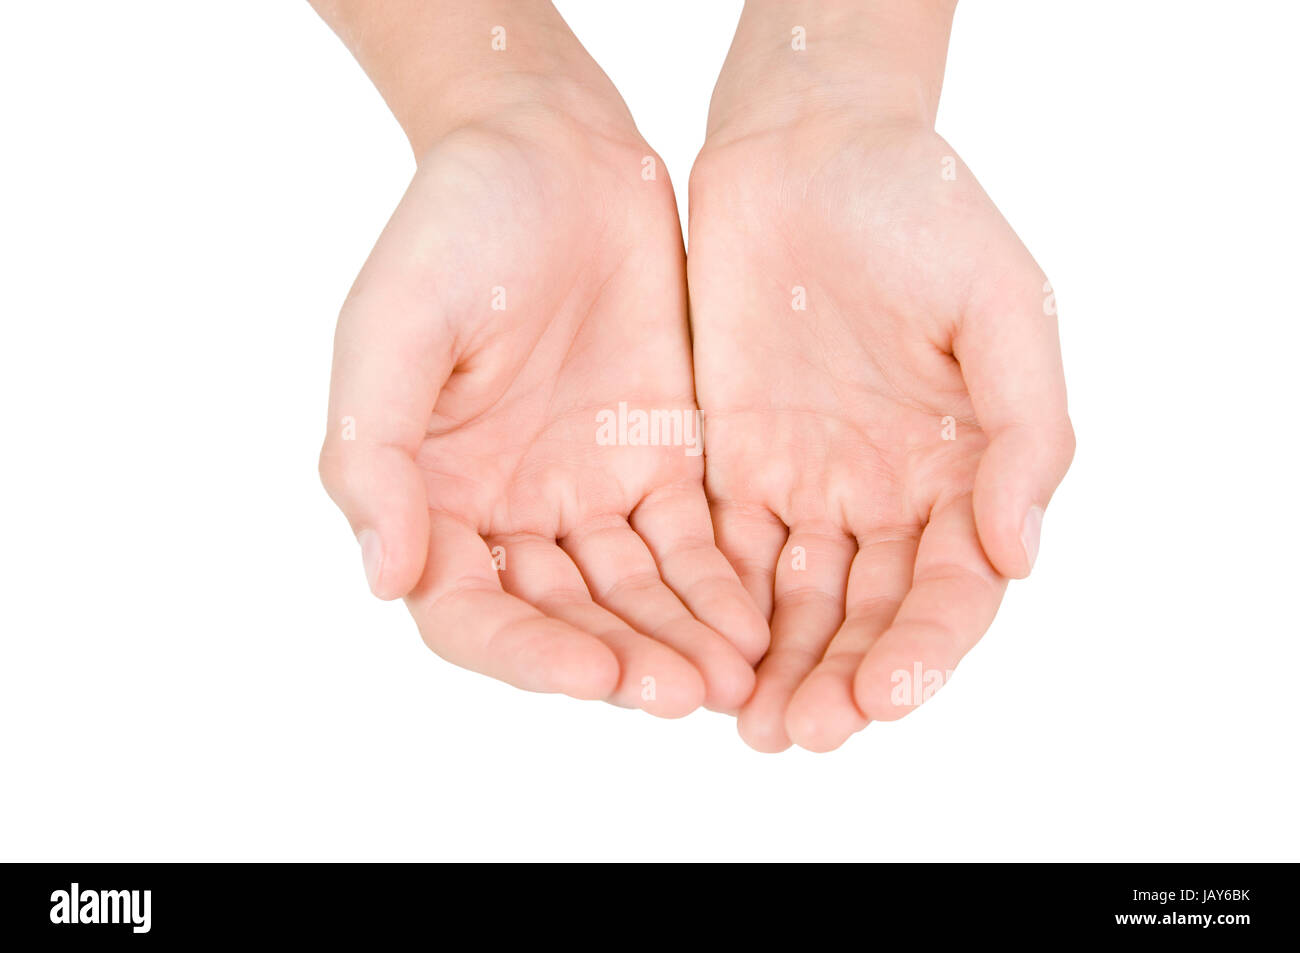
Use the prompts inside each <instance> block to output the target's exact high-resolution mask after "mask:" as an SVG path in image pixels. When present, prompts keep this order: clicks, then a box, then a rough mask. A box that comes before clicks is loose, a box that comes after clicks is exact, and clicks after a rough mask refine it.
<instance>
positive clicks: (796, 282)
mask: <svg viewBox="0 0 1300 953" xmlns="http://www.w3.org/2000/svg"><path fill="white" fill-rule="evenodd" d="M689 247H690V258H689V278H690V296H691V312H692V325H693V330H694V349H695V369H696V388H697V395H698V399H699V402H700V407H701V409H702V411H703V413H704V417H705V435H706V438H707V442H708V448H709V453H708V467H707V474H706V484H707V489H708V493H709V499H710V502H711V505H712V510H713V518H714V524H715V527H716V530H717V535H718V541H719V544H720V546H721V548H722V549H723V551H724V552H725V553H726V554H727V556H728V557H729V559H730V560H731V562H732V563H733V565H735V566H736V567H737V569H738V571H739V572H740V575H741V577H742V579H743V581H744V583H745V585H746V587H747V588H748V589H749V591H750V592H751V594H752V595H753V596H754V598H755V600H756V601H758V603H759V604H760V607H761V608H762V610H763V611H764V612H766V613H768V614H769V616H770V619H771V633H772V644H771V648H770V650H769V651H768V652H767V654H766V656H765V657H764V659H763V660H762V663H761V665H760V667H759V669H758V683H757V686H756V688H755V692H754V695H753V697H752V698H751V700H750V701H749V702H748V703H747V704H746V706H745V707H744V710H743V711H742V713H741V716H740V731H741V734H742V736H743V737H744V738H745V740H746V741H747V742H748V743H749V744H751V745H752V746H754V747H756V748H758V749H760V750H767V751H778V750H782V749H784V748H786V747H788V746H789V745H790V743H791V742H792V741H793V742H795V743H797V744H799V745H801V746H803V747H806V748H809V749H812V750H817V751H825V750H830V749H832V748H835V747H837V746H838V745H840V744H842V743H843V742H844V741H845V740H846V739H847V738H848V737H849V736H850V735H851V734H852V733H854V732H855V731H858V730H860V729H861V728H863V727H864V726H865V725H866V724H867V723H868V722H869V721H871V720H888V719H893V718H897V717H899V716H901V715H902V714H904V713H906V712H908V711H910V710H912V709H913V708H915V707H916V705H917V704H919V703H920V702H921V701H923V700H924V699H925V698H927V697H929V695H930V694H932V693H933V691H934V690H935V688H937V687H938V686H939V685H941V684H942V683H943V681H944V680H945V679H946V678H947V676H948V674H949V673H950V672H951V670H952V669H953V668H954V666H955V665H956V664H957V662H958V660H959V659H960V658H961V657H962V656H963V655H964V654H965V653H966V652H967V651H968V650H969V649H970V648H971V647H972V646H973V645H974V644H975V642H976V641H977V640H978V639H979V638H980V636H981V635H982V634H983V633H984V631H985V630H986V629H987V627H988V626H989V624H990V622H991V621H992V619H993V616H994V614H995V612H996V611H997V608H998V605H999V603H1000V601H1001V599H1002V595H1003V592H1004V589H1005V586H1006V578H1007V577H1015V578H1019V577H1023V576H1025V575H1027V574H1028V572H1029V571H1030V567H1031V566H1032V564H1033V561H1034V558H1035V555H1036V552H1037V548H1038V536H1039V526H1040V524H1041V519H1042V514H1043V510H1044V508H1045V507H1046V506H1047V503H1048V500H1049V499H1050V498H1051V495H1052V492H1053V490H1054V489H1055V487H1056V485H1057V484H1058V483H1059V481H1060V480H1061V478H1062V476H1063V475H1064V473H1065V470H1066V468H1067V467H1068V466H1069V463H1070V460H1071V457H1072V455H1073V450H1074V437H1073V432H1072V430H1071V426H1070V422H1069V418H1068V415H1067V412H1066V398H1065V385H1064V379H1063V374H1062V368H1061V359H1060V352H1059V344H1058V338H1057V329H1056V321H1055V317H1054V313H1055V303H1054V299H1053V298H1052V297H1051V289H1050V287H1049V286H1048V285H1047V283H1046V278H1045V277H1044V275H1043V274H1042V272H1041V271H1040V270H1039V268H1038V267H1037V265H1036V264H1035V263H1034V261H1033V259H1032V258H1031V257H1030V255H1029V254H1028V252H1027V251H1026V250H1025V248H1024V247H1023V246H1022V245H1021V243H1020V241H1019V240H1018V239H1017V237H1016V235H1015V234H1014V233H1013V232H1012V230H1011V228H1010V227H1009V226H1008V225H1007V224H1006V222H1005V221H1004V220H1003V219H1002V217H1001V216H1000V215H999V214H998V212H997V210H996V208H995V207H994V206H993V204H992V203H991V202H990V201H989V199H988V197H987V196H986V195H985V194H984V192H983V191H982V190H981V189H980V187H979V185H978V184H977V183H976V181H975V179H974V178H973V177H972V175H971V173H970V171H969V170H968V169H967V168H966V167H965V166H964V165H963V164H962V163H961V162H960V160H958V159H957V158H956V154H955V153H954V152H953V150H952V149H951V148H950V147H949V146H948V144H947V143H946V142H944V141H943V140H942V139H941V138H940V137H938V136H937V135H935V134H934V133H933V132H932V131H930V130H928V129H925V128H922V127H919V126H915V125H912V124H909V123H906V122H899V123H895V124H882V125H880V126H878V127H874V128H873V127H871V126H869V125H868V124H867V123H866V122H864V121H863V120H861V119H859V118H857V117H855V116H853V115H852V114H849V113H847V112H845V113H843V114H841V113H836V112H833V111H823V112H822V113H820V114H819V115H817V117H816V118H815V119H808V120H802V121H799V122H795V123H793V124H790V125H788V126H785V127H782V128H779V129H776V130H770V131H752V130H751V131H748V132H746V134H744V135H741V136H737V137H735V138H731V139H728V138H727V136H726V135H725V134H723V133H719V134H717V135H715V136H711V140H710V143H709V144H708V145H706V147H705V149H704V151H703V152H702V154H701V156H700V159H699V160H698V161H697V163H696V167H695V169H694V171H693V173H692V182H691V220H690V243H689Z"/></svg>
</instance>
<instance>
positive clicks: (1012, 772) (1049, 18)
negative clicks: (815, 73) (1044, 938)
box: [0, 0, 1300, 860]
mask: <svg viewBox="0 0 1300 953" xmlns="http://www.w3.org/2000/svg"><path fill="white" fill-rule="evenodd" d="M560 6H561V9H562V11H563V12H564V13H565V15H566V16H567V17H568V18H569V20H570V23H571V25H572V26H573V28H574V30H575V32H576V33H577V34H578V35H579V37H580V38H581V39H582V40H583V41H584V42H585V43H586V44H587V45H588V48H589V49H590V50H591V52H592V53H593V55H595V56H596V58H597V59H598V60H599V61H600V63H601V64H602V65H603V66H604V67H605V69H606V70H607V71H608V72H609V73H610V75H611V77H612V78H613V80H614V81H615V83H616V84H617V85H618V87H619V88H620V89H621V90H622V92H623V94H624V96H625V97H626V99H627V100H628V103H629V105H630V106H631V108H632V111H633V113H634V114H635V115H636V117H637V119H638V122H639V124H640V126H641V129H642V131H643V132H644V133H645V135H646V137H647V138H648V139H649V141H650V142H651V143H652V144H653V145H654V146H655V147H656V148H657V149H658V150H659V151H660V152H661V153H662V154H663V155H664V157H665V160H666V161H667V163H668V165H669V169H670V172H671V174H672V176H673V179H674V181H675V182H676V183H677V185H678V186H679V188H680V190H681V191H682V192H684V186H685V182H686V177H687V174H688V171H689V168H690V163H691V160H692V158H693V156H694V153H695V151H696V149H697V148H698V147H699V145H700V143H701V141H702V138H703V132H704V120H705V115H706V109H707V103H708V97H709V93H710V90H711V87H712V82H713V80H714V78H715V77H716V74H717V70H718V67H719V65H720V64H721V61H722V58H723V55H724V53H725V51H726V48H727V44H728V42H729V40H730V35H731V31H732V27H733V26H734V23H735V19H736V17H737V15H738V11H739V3H738V2H736V0H708V2H702V0H657V2H655V3H651V4H646V3H633V2H623V0H584V2H578V0H570V2H562V3H561V4H560ZM4 19H5V23H4V27H3V31H2V32H0V96H3V110H0V319H2V320H3V336H2V338H0V421H2V424H0V457H2V459H3V466H2V467H0V488H2V490H3V492H2V493H0V505H3V507H4V513H3V523H2V524H0V539H3V545H2V548H0V587H2V600H0V633H2V642H0V857H2V858H4V859H49V860H74V859H75V860H90V859H99V860H110V859H118V860H123V859H157V860H166V859H258V858H265V859H289V858H329V859H362V858H370V859H397V858H412V859H415V858H878V859H891V858H897V859H930V858H937V859H963V858H968V859H975V858H981V859H997V858H1007V859H1162V860H1165V859H1268V858H1273V859H1290V860H1297V859H1300V833H1298V831H1297V821H1296V804H1297V801H1298V800H1300V798H1298V795H1300V791H1297V786H1298V785H1297V777H1298V774H1300V769H1298V768H1297V714H1296V703H1295V701H1294V698H1295V693H1296V688H1295V685H1294V681H1293V679H1294V677H1295V674H1296V671H1297V661H1300V625H1298V624H1297V621H1296V619H1297V600H1296V591H1297V586H1296V570H1297V565H1296V564H1297V559H1296V532H1297V522H1298V521H1297V504H1296V489H1297V472H1296V465H1295V464H1296V445H1297V439H1298V436H1297V425H1296V411H1297V400H1296V392H1297V378H1298V375H1297V373H1296V356H1297V349H1298V345H1300V333H1298V332H1297V319H1298V318H1300V314H1298V313H1297V304H1296V288H1295V283H1296V277H1297V262H1298V261H1300V239H1298V238H1297V217H1298V213H1300V185H1298V183H1300V142H1298V141H1297V136H1296V132H1295V125H1296V104H1295V99H1296V94H1297V92H1298V91H1300V67H1298V66H1297V65H1296V64H1297V58H1296V56H1295V49H1294V44H1295V37H1296V36H1297V35H1298V34H1300V10H1298V9H1297V5H1295V4H1288V3H1273V2H1254V3H1240V4H1226V3H1187V2H1177V3H1176V2H1172V0H1170V2H1147V3H1134V2H1120V0H1114V2H1089V3H1082V2H1077V3H1063V2H1061V3H1044V2H1041V0H1019V2H1009V0H999V2H994V0H967V2H964V3H963V4H962V5H961V8H960V9H959V11H958V15H957V23H956V27H955V29H954V34H953V43H952V51H951V56H950V59H949V69H948V79H947V84H946V88H945V92H944V99H943V107H942V110H941V112H940V117H939V130H940V132H942V133H943V134H944V135H945V136H946V137H947V138H948V139H949V141H950V142H952V143H953V145H954V146H955V147H956V148H957V149H958V150H959V151H960V152H961V153H962V155H963V157H964V158H965V159H966V161H967V162H968V163H969V165H970V166H971V167H972V168H973V169H974V170H975V172H976V174H978V175H979V176H980V177H981V180H982V182H983V184H984V186H985V188H986V189H987V190H988V192H989V193H990V194H991V195H992V196H993V197H994V199H995V200H996V201H997V202H998V204H999V205H1000V207H1001V208H1002V210H1003V211H1004V212H1005V214H1006V215H1007V217H1008V218H1009V219H1010V220H1011V222H1012V223H1013V224H1014V225H1015V226H1016V227H1017V229H1018V230H1019V232H1020V234H1021V236H1022V237H1023V238H1024V239H1025V242H1026V244H1028V245H1029V247H1030V248H1031V249H1032V250H1033V252H1034V253H1035V256H1036V257H1037V258H1038V260H1039V262H1040V263H1041V264H1042V265H1043V267H1044V268H1045V269H1046V271H1047V272H1048V274H1049V275H1050V276H1051V278H1052V281H1053V284H1054V286H1055V288H1056V292H1057V299H1058V303H1059V307H1060V316H1061V322H1062V337H1063V343H1064V347H1065V354H1066V368H1067V374H1068V378H1069V384H1070V394H1071V409H1072V412H1073V417H1074V421H1075V426H1076V429H1077V431H1078V435H1079V453H1078V456H1077V459H1076V462H1075V465H1074V468H1073V470H1072V472H1071V473H1070V475H1069V477H1068V478H1067V479H1066V482H1065V484H1064V485H1063V487H1062V489H1061V491H1060V492H1059V493H1058V495H1057V498H1056V501H1055V503H1054V504H1053V506H1052V508H1051V510H1050V512H1049V513H1048V517H1047V521H1046V524H1045V529H1044V537H1043V551H1042V555H1041V558H1040V561H1039V564H1038V568H1037V570H1036V572H1035V573H1034V577H1033V579H1032V580H1030V581H1028V582H1025V583H1015V584H1013V585H1012V587H1011V590H1010V593H1009V595H1008V598H1007V600H1006V602H1005V604H1004V607H1003V609H1002V612H1001V614H1000V615H999V617H998V620H997V622H996V623H995V624H994V627H993V629H992V631H991V632H990V633H989V635H988V636H987V637H986V638H985V640H984V641H983V643H981V645H980V646H979V647H978V648H977V649H976V650H975V651H974V652H973V653H972V654H971V655H970V656H969V657H968V659H967V660H966V662H965V663H964V664H963V665H962V667H961V669H960V671H959V672H958V675H957V676H956V678H955V679H954V680H953V682H952V683H951V684H950V685H949V686H948V687H947V688H946V689H945V690H944V691H943V692H942V693H941V694H940V695H938V696H937V697H936V698H935V699H934V700H933V701H932V702H930V703H929V704H928V705H926V706H925V707H924V708H922V709H921V710H920V711H918V712H917V713H916V714H914V715H912V716H910V717H908V718H906V719H905V720H903V721H902V722H899V723H895V724H888V725H873V726H871V727H869V728H868V729H867V730H866V731H865V732H864V733H863V734H861V735H859V736H857V737H856V738H854V739H852V740H851V741H850V742H849V743H848V744H847V745H846V746H845V747H844V748H843V749H841V750H840V751H839V752H837V753H835V754H831V755H824V756H815V755H810V754H807V753H805V752H801V751H798V750H794V751H791V752H788V753H786V754H784V755H780V756H766V755H759V754H756V753H754V752H752V751H750V750H749V749H748V748H746V747H745V746H744V745H743V744H742V743H741V742H740V740H739V738H738V737H737V736H736V733H735V727H734V721H732V720H731V719H728V718H725V717H723V716H720V715H713V714H709V713H699V714H696V715H693V716H691V717H689V718H687V719H685V720H682V721H678V722H663V721H658V720H655V719H652V718H650V717H648V716H646V715H643V714H640V713H636V712H628V711H622V710H617V709H614V708H610V707H607V706H603V705H599V704H595V703H581V702H577V701H572V700H568V699H565V698H559V697H550V696H540V695H529V694H525V693H522V692H519V691H517V690H514V689H511V688H508V687H506V686H504V685H501V684H498V683H495V682H492V681H489V680H488V679H486V678H483V677H481V676H477V675H473V674H470V673H468V672H465V671H461V670H458V669H455V668H453V667H451V666H450V665H448V664H446V663H444V662H442V661H440V660H439V659H438V658H436V657H435V656H434V655H432V654H431V653H430V652H428V650H427V649H425V648H424V646H423V644H422V643H421V642H420V640H419V638H418V636H417V634H416V631H415V627H414V624H413V623H412V622H411V621H410V619H409V617H408V615H407V613H406V611H405V609H404V608H403V606H402V605H401V604H400V603H396V604H383V603H379V602H377V601H375V600H374V599H372V598H371V597H370V596H369V595H368V593H367V591H366V586H365V582H364V576H363V573H362V570H361V562H360V558H359V555H358V553H357V551H356V546H355V543H354V541H353V540H352V538H351V535H350V534H349V532H348V529H347V526H346V523H345V522H344V520H343V518H342V516H341V515H340V514H339V513H338V512H337V511H336V510H335V509H334V507H333V505H332V504H331V503H330V502H329V500H328V499H327V498H326V496H325V494H324V492H323V491H322V490H321V488H320V486H319V484H318V482H317V477H316V470H315V461H316V453H317V450H318V447H319V443H320V438H321V436H322V433H323V427H324V424H325V397H326V390H327V383H328V368H329V353H330V343H331V331H332V325H333V320H334V316H335V314H336V313H337V308H338V306H339V304H340V303H341V301H342V299H343V296H344V294H345V292H346V290H347V288H348V286H349V284H350V283H351V280H352V278H353V276H354V274H355V272H356V271H357V269H358V267H359V266H360V264H361V262H362V260H363V258H364V256H365V254H366V252H367V251H368V250H369V247H370V245H371V243H372V241H373V240H374V238H375V237H376V235H377V234H378V232H379V230H380V228H381V227H382V225H383V223H384V221H385V220H386V218H387V216H388V213H389V212H390V211H391V209H392V207H393V206H394V204H395V203H396V202H397V200H398V198H399V196H400V195H401V193H402V190H403V188H404V186H405V183H406V180H407V179H408V178H409V176H410V174H411V172H412V170H413V168H414V165H413V161H412V159H411V157H410V155H409V153H408V151H407V147H406V144H405V140H404V139H403V137H402V135H401V133H400V131H399V129H398V128H397V126H396V124H395V123H394V122H393V121H392V119H391V118H390V117H389V116H388V114H387V112H386V110H385V108H384V106H383V103H382V101H381V100H380V99H379V97H378V95H377V94H376V93H375V92H374V90H373V89H372V88H371V87H370V85H369V83H368V82H367V80H366V79H365V77H364V76H363V75H362V73H361V72H360V70H359V69H358V68H357V67H356V65H355V64H354V63H353V61H352V60H351V58H350V57H349V56H348V54H347V53H346V51H345V50H344V48H343V47H342V46H341V44H339V43H338V41H337V40H336V39H335V38H334V37H333V35H332V34H331V33H330V32H329V31H328V29H327V28H326V27H325V26H324V25H323V24H322V23H321V22H319V21H318V20H317V19H316V18H315V16H314V15H313V14H312V12H311V11H310V9H309V8H308V7H307V5H306V4H305V3H301V2H281V3H269V2H257V3H251V2H243V3H223V4H201V3H175V2H166V3H163V2H152V3H143V2H137V3H132V4H103V3H89V2H85V3H48V4H21V5H15V6H14V7H13V8H12V9H7V10H6V13H5V18H4ZM684 200H685V196H684V195H682V201H683V211H684Z"/></svg>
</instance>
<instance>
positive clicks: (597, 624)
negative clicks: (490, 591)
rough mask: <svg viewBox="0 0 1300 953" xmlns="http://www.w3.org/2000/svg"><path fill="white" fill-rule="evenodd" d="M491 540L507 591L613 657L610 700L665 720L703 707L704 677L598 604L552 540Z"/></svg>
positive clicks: (526, 537)
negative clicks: (615, 675) (501, 557)
mask: <svg viewBox="0 0 1300 953" xmlns="http://www.w3.org/2000/svg"><path fill="white" fill-rule="evenodd" d="M492 542H493V544H494V545H500V546H501V547H502V550H503V551H504V554H505V564H506V567H507V568H506V570H505V571H504V572H503V573H502V575H501V582H502V585H504V586H505V588H506V591H508V592H511V593H513V594H514V595H517V596H519V598H521V599H523V600H525V601H526V602H529V603H531V604H532V605H534V606H536V607H537V608H538V609H540V610H541V611H542V612H544V613H546V615H548V616H551V617H553V618H556V619H560V620H562V621H564V622H567V623H568V624H570V625H572V626H574V627H576V628H579V629H582V630H583V631H585V632H589V633H591V634H592V635H593V636H594V637H596V638H598V639H599V640H600V641H601V642H602V643H604V644H605V645H606V646H608V648H609V650H610V651H612V652H613V653H614V656H615V657H616V658H617V659H618V666H619V671H620V673H621V676H620V677H619V679H618V683H617V686H616V687H615V688H614V689H613V691H612V692H611V693H610V695H609V697H608V700H609V701H611V702H612V703H614V704H616V705H621V706H623V707H625V708H642V709H644V710H645V711H648V712H650V714H652V715H659V716H661V717H663V718H680V717H681V716H683V715H687V714H690V713H691V712H692V711H694V710H695V709H696V708H698V707H700V705H701V704H703V702H704V698H705V686H704V679H703V678H702V677H701V675H700V673H699V672H698V671H696V668H695V666H693V665H692V664H691V663H690V662H688V661H687V660H686V659H684V658H683V657H682V656H681V655H679V654H678V653H677V652H675V651H673V650H672V649H671V648H669V647H668V646H667V645H664V644H662V643H661V642H658V641H656V640H655V639H652V638H650V637H648V636H646V635H644V634H642V633H640V632H637V631H635V630H633V629H632V628H631V627H630V626H629V625H628V624H627V623H626V622H625V621H624V620H622V619H620V618H619V617H618V616H616V615H615V614H614V613H612V612H610V611H609V610H608V609H605V608H602V607H601V606H598V605H596V603H595V602H593V601H592V598H591V593H590V592H589V590H588V589H587V585H586V583H585V582H584V581H583V578H582V574H581V573H580V572H579V571H578V567H577V566H575V565H574V563H573V560H572V559H570V558H569V556H568V555H567V554H566V553H565V552H564V550H562V549H561V548H560V547H559V545H557V544H556V543H555V542H554V541H553V540H550V539H543V538H542V537H540V536H535V535H529V534H519V535H514V536H509V537H500V538H494V539H493V540H492Z"/></svg>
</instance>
